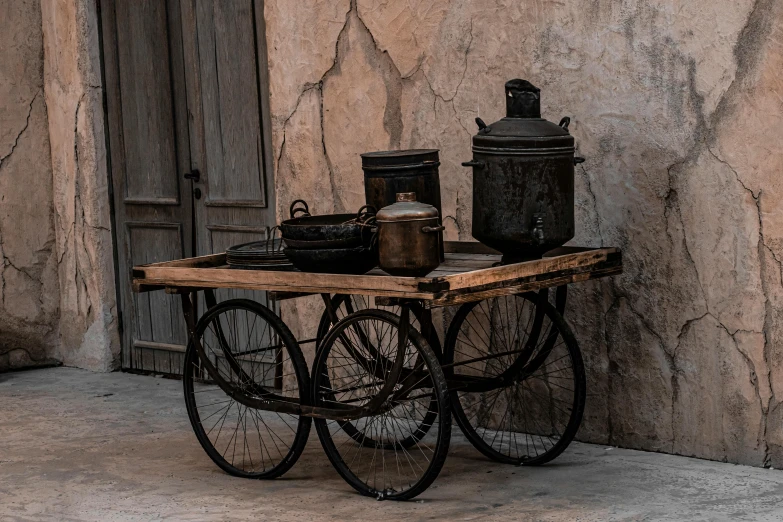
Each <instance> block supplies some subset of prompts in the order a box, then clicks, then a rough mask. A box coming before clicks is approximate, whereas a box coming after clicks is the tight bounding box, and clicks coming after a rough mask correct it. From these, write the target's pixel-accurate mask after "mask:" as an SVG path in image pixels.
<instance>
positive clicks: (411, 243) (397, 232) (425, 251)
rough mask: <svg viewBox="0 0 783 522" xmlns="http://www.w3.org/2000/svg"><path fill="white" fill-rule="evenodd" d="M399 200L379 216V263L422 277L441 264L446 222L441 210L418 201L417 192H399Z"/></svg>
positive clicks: (393, 271)
mask: <svg viewBox="0 0 783 522" xmlns="http://www.w3.org/2000/svg"><path fill="white" fill-rule="evenodd" d="M396 199H397V202H396V203H394V204H393V205H390V206H388V207H384V208H382V209H381V210H380V211H378V214H377V215H376V216H375V221H376V223H377V225H378V256H379V265H380V267H381V269H383V270H384V271H385V272H387V273H389V274H391V275H395V276H410V277H420V276H425V275H427V274H429V273H430V272H432V271H433V270H435V269H436V268H437V267H438V265H440V238H441V233H442V232H443V226H442V225H441V224H440V220H439V218H438V210H437V209H436V208H435V207H433V206H432V205H427V204H426V203H420V202H418V201H416V194H415V193H413V192H403V193H400V194H397V198H396Z"/></svg>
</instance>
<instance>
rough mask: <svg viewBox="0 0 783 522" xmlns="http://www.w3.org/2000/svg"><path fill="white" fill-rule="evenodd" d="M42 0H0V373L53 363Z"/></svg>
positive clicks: (53, 264) (54, 306)
mask: <svg viewBox="0 0 783 522" xmlns="http://www.w3.org/2000/svg"><path fill="white" fill-rule="evenodd" d="M40 4H41V3H40V0H0V13H3V15H2V16H1V17H0V49H2V53H0V371H2V370H6V369H9V368H19V367H23V366H31V365H39V364H51V363H53V362H55V359H54V358H53V353H52V352H53V350H54V349H55V347H56V345H57V337H58V324H59V322H58V319H59V311H58V309H59V299H58V296H59V287H58V274H57V257H56V248H55V232H54V210H53V208H52V164H51V159H50V156H49V129H48V126H47V125H48V122H47V110H46V102H45V100H44V78H43V63H44V61H43V35H42V32H41V5H40Z"/></svg>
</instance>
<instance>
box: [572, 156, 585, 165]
mask: <svg viewBox="0 0 783 522" xmlns="http://www.w3.org/2000/svg"><path fill="white" fill-rule="evenodd" d="M584 162H585V159H584V158H580V157H579V156H574V165H579V164H580V163H584Z"/></svg>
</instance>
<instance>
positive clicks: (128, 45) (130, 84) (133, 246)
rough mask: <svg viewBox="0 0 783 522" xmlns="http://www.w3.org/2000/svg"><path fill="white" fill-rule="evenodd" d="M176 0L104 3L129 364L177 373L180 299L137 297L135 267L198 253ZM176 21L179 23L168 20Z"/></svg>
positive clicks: (111, 145) (111, 142)
mask: <svg viewBox="0 0 783 522" xmlns="http://www.w3.org/2000/svg"><path fill="white" fill-rule="evenodd" d="M179 19H180V12H179V0H167V1H165V2H163V1H160V0H138V1H133V2H125V1H120V0H114V1H111V0H110V1H107V0H104V1H103V2H102V3H101V28H102V36H103V49H104V68H105V78H106V91H107V92H106V94H107V100H106V102H107V107H106V108H107V113H108V121H109V151H110V159H111V175H112V198H113V203H114V218H115V224H114V225H115V226H114V233H115V235H116V248H117V267H118V278H117V279H118V286H119V297H120V310H121V313H122V315H121V317H122V320H123V333H122V341H123V343H122V344H123V350H122V365H123V367H124V368H128V369H139V370H150V371H157V372H164V373H178V372H179V371H180V370H179V368H180V367H181V358H182V352H184V349H185V344H186V336H185V328H184V325H183V324H182V318H181V317H182V314H181V312H180V310H179V302H178V301H177V300H176V298H175V296H169V295H167V294H164V293H162V292H154V293H147V294H133V293H132V292H131V287H130V285H131V277H130V271H131V268H132V267H133V266H134V265H137V264H143V263H154V262H159V261H168V260H171V259H179V258H182V257H186V256H191V255H193V254H194V249H193V243H194V241H193V240H194V236H193V226H192V215H193V206H192V196H191V192H190V187H189V185H188V184H186V183H181V182H180V173H181V172H183V171H184V170H187V169H189V165H190V145H189V142H188V128H187V110H186V103H185V101H186V98H185V84H184V70H183V59H182V38H181V36H182V33H181V31H182V28H181V25H180V24H179V22H178V21H179ZM172 20H176V21H177V23H175V24H172V23H171V21H172Z"/></svg>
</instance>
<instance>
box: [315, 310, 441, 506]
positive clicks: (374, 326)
mask: <svg viewBox="0 0 783 522" xmlns="http://www.w3.org/2000/svg"><path fill="white" fill-rule="evenodd" d="M399 324H400V318H399V316H396V315H394V314H392V313H390V312H387V311H384V310H361V311H359V312H356V313H354V314H352V315H349V316H348V317H346V318H345V319H343V320H341V321H340V322H339V323H338V324H337V325H335V326H334V327H333V328H332V329H331V330H330V331H329V333H328V334H327V335H326V337H325V338H324V341H323V344H321V346H320V347H319V349H318V353H317V354H316V358H315V362H314V364H313V398H314V404H315V405H317V406H323V407H329V406H331V405H333V404H335V403H340V404H346V405H351V406H362V405H364V404H366V403H367V402H369V401H370V400H371V399H372V398H373V397H374V396H375V394H376V393H378V392H379V391H380V390H381V388H383V386H384V384H385V381H384V379H383V375H384V374H385V373H387V372H388V371H389V370H390V368H391V365H392V364H393V363H394V360H395V359H396V354H397V347H398V344H397V343H398V329H399ZM315 427H316V430H317V432H318V437H319V439H320V440H321V444H322V445H323V447H324V450H325V451H326V454H327V456H328V457H329V460H330V461H331V462H332V465H333V466H334V467H335V469H337V471H338V473H340V475H341V476H342V477H343V478H344V479H345V480H346V481H347V482H348V483H349V484H350V485H351V486H352V487H353V488H355V489H356V490H357V491H359V493H361V494H363V495H368V496H373V497H376V498H378V499H393V500H407V499H410V498H413V497H415V496H416V495H418V494H420V493H421V492H422V491H424V490H425V489H426V488H427V487H428V486H429V485H430V484H431V483H432V481H433V480H435V477H437V475H438V473H439V472H440V470H441V468H442V467H443V462H444V460H445V459H446V453H447V452H448V446H449V438H450V436H451V412H450V409H449V396H448V390H447V387H446V381H445V378H444V376H443V372H442V370H441V369H440V364H439V363H438V360H437V359H436V357H435V354H434V353H433V352H432V349H431V348H430V347H429V345H428V344H427V342H426V341H425V340H424V337H422V335H421V334H420V333H419V332H418V331H416V330H413V329H410V330H409V335H408V343H407V346H406V352H405V361H404V365H403V372H402V374H401V375H400V377H399V380H398V383H396V385H395V388H394V391H393V392H392V395H391V396H390V398H389V400H387V401H386V402H385V403H384V404H383V405H382V406H381V407H380V410H379V412H378V413H375V414H370V415H368V416H367V417H364V418H360V419H357V420H353V421H351V422H350V423H346V422H345V421H334V420H326V419H316V420H315ZM354 430H357V431H358V432H360V433H361V434H363V435H362V436H366V437H368V438H371V439H372V441H373V443H372V444H371V445H368V444H367V443H366V441H365V440H359V441H357V440H356V435H355V433H354Z"/></svg>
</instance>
